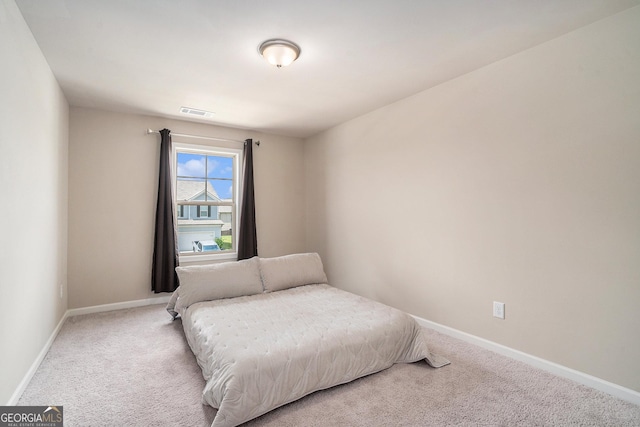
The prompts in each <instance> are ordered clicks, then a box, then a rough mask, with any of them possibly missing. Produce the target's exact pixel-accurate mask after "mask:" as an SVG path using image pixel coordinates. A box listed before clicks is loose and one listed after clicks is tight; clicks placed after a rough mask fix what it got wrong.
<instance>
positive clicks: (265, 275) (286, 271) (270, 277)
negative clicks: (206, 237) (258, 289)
mask: <svg viewBox="0 0 640 427" xmlns="http://www.w3.org/2000/svg"><path fill="white" fill-rule="evenodd" d="M260 274H262V283H263V285H264V291H265V292H274V291H280V290H282V289H288V288H293V287H295V286H303V285H311V284H316V283H327V275H326V274H324V269H323V268H322V260H321V259H320V255H318V254H317V253H309V254H294V255H285V256H281V257H276V258H260Z"/></svg>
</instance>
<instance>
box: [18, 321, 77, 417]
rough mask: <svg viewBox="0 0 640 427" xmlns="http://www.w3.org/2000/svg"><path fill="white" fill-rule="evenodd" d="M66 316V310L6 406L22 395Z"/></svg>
mask: <svg viewBox="0 0 640 427" xmlns="http://www.w3.org/2000/svg"><path fill="white" fill-rule="evenodd" d="M67 317H69V311H66V312H65V313H64V315H62V318H61V319H60V321H59V322H58V325H57V326H56V328H55V329H54V330H53V332H52V333H51V336H49V339H48V340H47V342H46V343H45V344H44V347H43V348H42V350H40V353H38V356H37V357H36V360H34V361H33V363H32V364H31V367H30V368H29V370H28V371H27V373H26V375H25V376H24V378H22V381H20V384H18V387H16V390H15V391H14V392H13V394H12V395H11V398H10V399H9V402H7V406H15V405H16V404H17V403H18V400H19V399H20V396H22V393H24V390H25V389H26V388H27V386H28V385H29V382H30V381H31V378H33V376H34V375H35V374H36V371H37V370H38V368H39V367H40V364H41V363H42V361H43V360H44V358H45V356H46V355H47V352H48V351H49V348H51V344H53V341H54V340H55V339H56V337H57V336H58V333H59V332H60V329H61V328H62V325H63V324H64V322H65V320H67Z"/></svg>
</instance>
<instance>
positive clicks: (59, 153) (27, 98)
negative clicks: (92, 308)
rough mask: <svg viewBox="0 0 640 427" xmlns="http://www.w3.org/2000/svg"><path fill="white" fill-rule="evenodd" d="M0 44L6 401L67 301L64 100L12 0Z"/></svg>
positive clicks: (1, 358)
mask: <svg viewBox="0 0 640 427" xmlns="http://www.w3.org/2000/svg"><path fill="white" fill-rule="evenodd" d="M0 52H1V53H2V54H1V56H2V66H0V93H1V94H2V95H1V96H0V151H1V152H2V154H1V155H0V206H1V208H0V236H2V237H1V238H0V242H1V243H0V301H2V310H0V349H1V350H0V403H1V404H2V405H4V404H6V403H8V402H9V400H10V399H11V397H12V394H13V393H14V391H15V390H16V389H17V388H18V386H19V384H20V382H21V381H22V379H23V378H24V376H25V375H26V374H27V372H28V370H29V368H30V367H31V364H32V363H33V362H34V361H35V360H36V358H37V356H38V354H39V353H40V351H41V350H42V348H43V347H44V346H45V343H46V342H47V340H48V339H49V337H50V336H51V334H52V333H53V331H54V329H55V328H56V325H57V324H58V322H59V321H60V319H61V318H62V316H63V314H64V312H65V311H66V309H67V297H66V281H67V278H66V275H67V273H66V269H67V148H68V147H67V144H68V115H69V106H68V104H67V101H66V100H65V98H64V96H63V94H62V91H61V90H60V87H59V86H58V83H57V82H56V80H55V78H54V77H53V74H52V73H51V70H50V69H49V66H48V64H47V62H46V61H45V59H44V57H43V55H42V53H41V52H40V49H39V48H38V45H37V44H36V42H35V40H34V39H33V36H32V35H31V32H30V31H29V28H28V27H27V25H26V23H25V22H24V19H23V18H22V15H21V14H20V12H19V10H18V8H17V7H16V5H15V3H14V2H13V1H12V0H10V1H7V0H2V1H0ZM60 287H62V295H60ZM14 403H15V402H14Z"/></svg>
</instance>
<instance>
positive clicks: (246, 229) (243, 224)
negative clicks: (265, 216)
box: [238, 139, 258, 261]
mask: <svg viewBox="0 0 640 427" xmlns="http://www.w3.org/2000/svg"><path fill="white" fill-rule="evenodd" d="M242 169H243V178H242V207H241V208H240V236H239V237H240V239H239V241H238V261H240V260H241V259H248V258H252V257H254V256H257V255H258V238H257V235H256V203H255V197H254V193H253V140H252V139H247V140H246V141H245V142H244V166H243V168H242Z"/></svg>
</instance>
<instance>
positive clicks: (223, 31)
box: [16, 0, 640, 137]
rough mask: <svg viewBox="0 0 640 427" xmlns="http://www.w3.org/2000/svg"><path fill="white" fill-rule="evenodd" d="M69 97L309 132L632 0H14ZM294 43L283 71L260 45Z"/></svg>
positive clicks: (89, 103) (88, 103)
mask: <svg viewBox="0 0 640 427" xmlns="http://www.w3.org/2000/svg"><path fill="white" fill-rule="evenodd" d="M16 3H17V5H18V7H19V8H20V10H21V12H22V14H23V16H24V18H25V20H26V22H27V24H28V25H29V27H30V29H31V31H32V33H33V35H34V37H35V39H36V41H37V42H38V44H39V46H40V48H41V50H42V52H43V53H44V56H45V58H46V59H47V61H48V63H49V65H50V67H51V69H52V70H53V73H54V75H55V76H56V78H57V80H58V82H59V84H60V86H61V87H62V90H63V91H64V93H65V96H66V97H67V100H68V101H69V103H70V105H73V106H81V107H95V108H101V109H106V110H112V111H121V112H127V113H142V114H150V115H156V116H162V117H170V118H178V119H186V120H190V119H189V117H188V116H185V115H183V114H181V113H180V112H179V109H180V107H181V106H185V107H191V108H197V109H202V110H208V111H213V112H215V115H214V116H213V117H212V118H210V119H197V120H194V121H198V122H206V123H211V124H216V125H224V126H231V127H238V128H246V129H252V130H256V131H262V132H267V133H276V134H280V135H289V136H296V137H308V136H310V135H313V134H315V133H317V132H319V131H322V130H325V129H328V128H330V127H332V126H335V125H337V124H339V123H342V122H344V121H346V120H349V119H351V118H354V117H357V116H359V115H361V114H364V113H366V112H369V111H372V110H375V109H376V108H379V107H381V106H384V105H387V104H389V103H392V102H394V101H397V100H400V99H402V98H405V97H407V96H409V95H412V94H414V93H417V92H420V91H422V90H425V89H428V88H430V87H433V86H435V85H438V84H440V83H442V82H445V81H447V80H450V79H453V78H456V77H458V76H460V75H463V74H465V73H468V72H470V71H473V70H475V69H478V68H480V67H483V66H485V65H488V64H490V63H493V62H496V61H499V60H501V59H503V58H506V57H508V56H510V55H513V54H515V53H517V52H520V51H523V50H525V49H528V48H530V47H532V46H535V45H538V44H540V43H544V42H545V41H548V40H551V39H553V38H555V37H558V36H560V35H563V34H566V33H568V32H570V31H573V30H575V29H577V28H579V27H582V26H584V25H587V24H589V23H592V22H595V21H597V20H600V19H603V18H605V17H607V16H611V15H613V14H615V13H618V12H620V11H622V10H625V9H628V8H630V7H634V6H637V5H638V4H640V0H482V1H481V0H393V1H391V0H384V1H383V0H357V1H355V0H354V1H345V0H304V1H300V0H271V1H268V2H267V1H259V0H254V1H250V0H224V1H223V0H180V1H178V0H47V1H43V0H16ZM271 38H285V39H289V40H291V41H293V42H295V43H297V44H298V45H299V46H300V47H301V50H302V53H301V55H300V58H299V59H298V60H297V61H296V62H294V63H293V64H292V65H291V66H289V67H287V68H280V69H278V68H276V67H273V66H271V65H269V64H268V63H267V62H266V61H265V60H264V59H263V58H262V57H261V56H260V55H259V53H258V46H259V45H260V43H262V42H263V41H264V40H267V39H271Z"/></svg>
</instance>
